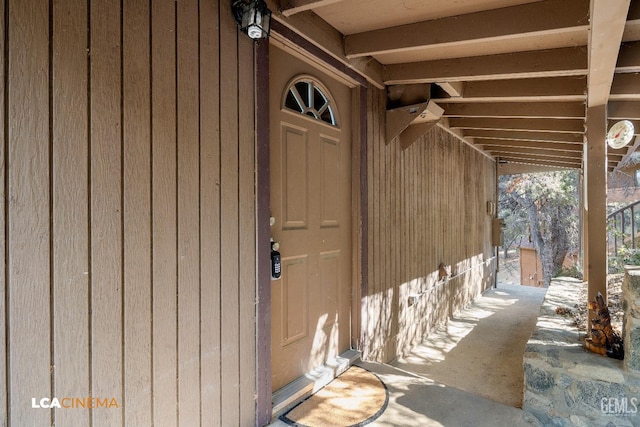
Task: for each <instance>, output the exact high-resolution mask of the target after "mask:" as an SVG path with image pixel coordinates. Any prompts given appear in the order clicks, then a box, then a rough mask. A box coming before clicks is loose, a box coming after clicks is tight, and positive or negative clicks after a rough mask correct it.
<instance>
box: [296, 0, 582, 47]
mask: <svg viewBox="0 0 640 427" xmlns="http://www.w3.org/2000/svg"><path fill="white" fill-rule="evenodd" d="M299 1H302V0H299ZM534 16H535V19H532V17H534ZM588 25H589V1H588V0H548V1H543V2H536V3H529V4H524V5H517V6H511V7H504V8H501V9H493V10H487V11H482V12H475V13H469V14H465V15H457V16H451V17H446V18H440V19H434V20H431V21H423V22H418V23H413V24H407V25H400V26H396V27H391V28H385V29H380V30H374V31H366V32H363V33H357V34H352V35H348V36H346V38H345V53H346V55H347V57H348V58H356V57H361V56H374V55H377V54H384V53H390V52H398V51H408V50H415V49H420V48H422V47H424V46H433V45H439V46H443V47H444V46H454V45H460V44H468V43H477V42H478V41H480V40H481V41H485V42H493V43H495V42H499V41H501V40H508V39H512V38H514V37H522V36H523V35H527V36H535V35H536V34H538V33H544V34H548V33H550V32H567V31H569V30H573V31H575V30H576V29H577V28H578V29H582V28H584V30H585V31H586V29H587V28H588Z"/></svg>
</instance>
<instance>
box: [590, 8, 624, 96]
mask: <svg viewBox="0 0 640 427" xmlns="http://www.w3.org/2000/svg"><path fill="white" fill-rule="evenodd" d="M629 3H630V0H616V1H614V2H612V1H611V0H591V8H590V31H589V74H588V75H587V82H588V92H587V107H595V106H598V105H606V104H607V102H608V101H609V92H610V91H611V83H612V82H613V75H614V72H615V69H616V61H617V59H618V52H619V51H620V43H622V33H623V32H624V26H625V23H626V22H627V14H628V13H629Z"/></svg>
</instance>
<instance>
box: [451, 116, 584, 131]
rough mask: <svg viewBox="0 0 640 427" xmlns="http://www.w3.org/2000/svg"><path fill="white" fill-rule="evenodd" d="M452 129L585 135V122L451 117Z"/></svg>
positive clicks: (579, 120)
mask: <svg viewBox="0 0 640 427" xmlns="http://www.w3.org/2000/svg"><path fill="white" fill-rule="evenodd" d="M448 120H449V126H450V127H451V128H454V129H455V128H462V129H495V130H523V131H524V130H528V131H533V132H536V131H541V132H570V133H579V134H581V135H582V134H583V133H584V120H582V119H572V120H558V119H543V118H538V119H511V118H481V117H480V118H477V117H459V118H458V117H450V118H449V119H448Z"/></svg>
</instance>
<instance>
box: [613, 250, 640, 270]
mask: <svg viewBox="0 0 640 427" xmlns="http://www.w3.org/2000/svg"><path fill="white" fill-rule="evenodd" d="M625 265H640V249H632V248H627V247H625V246H622V247H620V248H618V255H610V256H609V273H610V274H614V273H623V272H624V266H625Z"/></svg>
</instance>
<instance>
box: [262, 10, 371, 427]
mask: <svg viewBox="0 0 640 427" xmlns="http://www.w3.org/2000/svg"><path fill="white" fill-rule="evenodd" d="M271 37H274V38H275V39H276V40H278V41H279V42H281V43H284V44H285V45H286V46H287V47H288V48H289V49H290V50H291V51H292V52H293V53H295V54H297V55H298V56H300V57H302V58H304V59H307V60H311V61H312V62H313V63H314V64H315V65H317V66H319V67H321V68H325V69H326V70H328V71H330V72H331V73H332V74H337V75H338V76H339V77H341V78H342V79H344V80H346V81H348V82H351V84H352V85H354V87H353V88H352V89H351V108H352V115H351V117H352V119H351V120H352V126H351V127H352V137H351V141H352V144H351V146H352V155H351V171H352V172H351V173H352V179H351V182H352V184H351V186H352V198H353V200H354V204H353V205H352V211H353V215H352V230H353V231H352V257H353V261H352V272H353V273H352V277H353V280H352V307H351V313H352V322H351V346H352V347H353V348H355V349H359V348H361V347H362V346H361V343H362V342H364V341H365V340H366V336H365V328H362V319H361V316H362V301H363V298H364V297H365V296H366V290H367V281H368V276H367V272H368V256H367V255H368V246H367V244H368V240H367V235H368V209H367V203H368V200H367V197H366V195H367V192H368V186H367V100H368V89H367V87H368V83H367V81H366V79H365V78H364V77H362V76H361V75H360V74H358V73H356V72H355V71H354V70H353V69H351V68H349V67H347V66H346V65H345V64H343V63H342V62H340V61H338V60H337V59H335V58H334V57H332V56H330V55H329V54H328V53H326V52H325V51H323V50H322V49H320V48H319V47H317V46H316V45H314V44H312V43H311V42H309V41H308V40H307V39H305V38H303V37H302V36H300V35H299V34H297V33H295V32H294V31H293V30H291V29H290V28H288V27H286V26H285V25H284V24H281V23H280V22H278V21H277V20H272V22H271ZM269 45H270V42H269V40H268V39H263V40H259V41H258V42H256V44H255V50H254V62H255V63H254V70H255V102H254V104H255V109H256V110H255V121H256V123H255V137H256V165H257V171H256V188H257V194H256V220H257V226H256V239H257V244H256V250H257V254H256V255H257V256H256V259H257V265H256V271H257V273H256V281H257V283H256V286H257V289H256V292H257V309H256V388H257V389H256V394H257V396H256V398H257V401H256V425H258V426H263V425H266V424H268V423H269V422H270V421H271V410H272V405H271V394H272V392H271V264H270V263H271V260H270V251H271V248H270V244H269V240H270V237H271V230H270V228H271V227H270V223H269V220H270V217H271V209H270V194H271V183H270V150H269V145H270V114H269V99H270V98H269V97H270V96H278V97H280V96H281V95H282V94H279V93H278V94H270V93H269ZM358 285H359V286H358Z"/></svg>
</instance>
